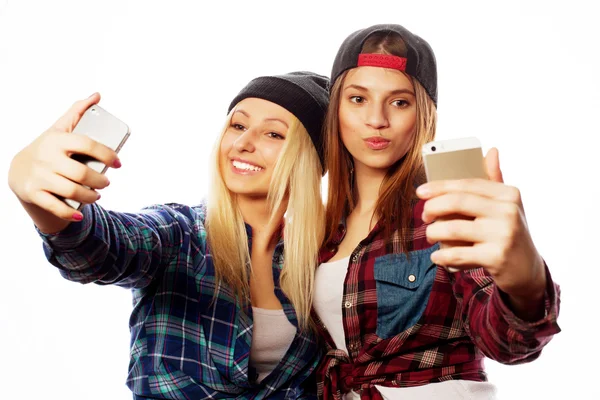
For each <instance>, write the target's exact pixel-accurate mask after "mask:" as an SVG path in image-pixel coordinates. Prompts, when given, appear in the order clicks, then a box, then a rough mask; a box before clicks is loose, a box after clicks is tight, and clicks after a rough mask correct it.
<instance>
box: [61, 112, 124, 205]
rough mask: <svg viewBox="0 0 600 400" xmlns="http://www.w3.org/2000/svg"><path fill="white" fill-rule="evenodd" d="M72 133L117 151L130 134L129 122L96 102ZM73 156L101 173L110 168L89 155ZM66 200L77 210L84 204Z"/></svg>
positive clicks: (84, 114)
mask: <svg viewBox="0 0 600 400" xmlns="http://www.w3.org/2000/svg"><path fill="white" fill-rule="evenodd" d="M72 133H73V134H77V135H86V136H89V137H90V138H92V139H93V140H95V141H97V142H99V143H102V144H103V145H105V146H107V147H109V148H111V149H112V150H114V151H115V152H117V153H118V152H119V151H120V150H121V148H122V147H123V145H124V144H125V142H126V141H127V139H128V138H129V135H130V131H129V126H127V124H125V123H124V122H123V121H121V120H120V119H118V118H117V117H115V116H113V115H112V114H110V113H109V112H107V111H106V110H104V109H103V108H102V107H100V106H98V105H96V104H94V105H92V106H91V107H89V108H88V109H87V110H86V111H85V112H84V113H83V115H82V116H81V119H80V120H79V122H78V123H77V126H76V127H75V129H73V132H72ZM72 158H73V159H75V160H77V161H79V162H81V163H83V164H85V165H87V166H88V167H89V168H91V169H93V170H94V171H96V172H99V173H101V174H104V173H105V172H106V170H107V169H108V167H107V166H106V165H105V164H104V163H102V162H100V161H98V160H96V159H94V158H91V157H89V156H85V155H82V154H74V155H73V156H72ZM64 201H65V202H66V203H67V204H68V205H69V206H71V207H73V208H74V209H76V210H79V209H81V207H82V204H81V203H79V202H78V201H75V200H72V199H64Z"/></svg>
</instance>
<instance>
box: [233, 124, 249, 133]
mask: <svg viewBox="0 0 600 400" xmlns="http://www.w3.org/2000/svg"><path fill="white" fill-rule="evenodd" d="M231 127H232V128H233V129H235V130H237V131H245V130H246V127H245V126H244V125H242V124H234V123H232V124H231Z"/></svg>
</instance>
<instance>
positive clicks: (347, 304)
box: [344, 301, 352, 308]
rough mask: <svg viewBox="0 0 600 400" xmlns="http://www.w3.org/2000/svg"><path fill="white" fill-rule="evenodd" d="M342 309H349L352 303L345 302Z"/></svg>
mask: <svg viewBox="0 0 600 400" xmlns="http://www.w3.org/2000/svg"><path fill="white" fill-rule="evenodd" d="M344 307H346V308H350V307H352V303H350V302H349V301H347V302H345V303H344Z"/></svg>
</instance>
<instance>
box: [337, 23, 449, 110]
mask: <svg viewBox="0 0 600 400" xmlns="http://www.w3.org/2000/svg"><path fill="white" fill-rule="evenodd" d="M376 32H384V33H385V32H395V33H397V34H398V35H400V37H401V38H402V40H403V41H404V43H405V44H406V48H407V54H406V56H405V57H394V56H386V55H367V54H361V53H360V51H361V49H362V47H363V45H364V43H365V41H366V40H367V38H368V37H369V36H371V35H372V34H374V33H376ZM362 65H369V66H380V67H386V68H394V69H398V70H401V71H404V72H406V73H407V74H409V75H410V76H413V77H414V78H416V79H417V80H418V81H419V83H420V84H421V85H422V86H423V87H424V88H425V91H427V94H429V97H431V100H433V102H434V104H436V106H437V67H436V61H435V55H434V54H433V50H432V49H431V47H430V46H429V44H428V43H427V42H426V41H425V40H423V39H422V38H420V37H419V36H417V35H415V34H413V33H411V32H410V31H408V30H407V29H405V28H404V27H402V26H400V25H394V24H382V25H373V26H371V27H369V28H365V29H361V30H359V31H356V32H354V33H352V34H351V35H350V36H348V37H347V38H346V40H344V42H343V43H342V45H341V47H340V49H339V50H338V53H337V55H336V57H335V61H334V62H333V68H332V69H331V85H332V86H333V84H334V82H335V81H336V79H337V78H339V76H340V75H341V74H342V72H344V71H346V70H348V69H352V68H355V67H358V66H362Z"/></svg>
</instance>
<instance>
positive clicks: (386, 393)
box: [313, 256, 496, 400]
mask: <svg viewBox="0 0 600 400" xmlns="http://www.w3.org/2000/svg"><path fill="white" fill-rule="evenodd" d="M349 261H350V257H349V256H348V257H346V258H342V259H340V260H337V261H333V262H329V263H323V264H321V265H320V266H319V268H317V273H316V276H315V299H314V304H313V307H314V308H315V311H316V312H317V315H318V316H319V319H321V321H322V322H323V324H324V325H325V327H326V328H327V331H329V334H330V335H331V338H332V339H333V342H334V343H335V346H336V347H337V348H338V349H340V350H344V351H345V352H346V354H348V348H347V347H346V335H345V334H344V324H343V321H342V298H343V296H344V281H345V279H346V273H347V272H348V263H349ZM375 386H376V387H377V389H378V390H379V392H380V393H381V395H382V397H383V398H384V400H425V399H427V400H430V399H440V400H442V399H443V400H463V399H470V400H494V399H496V387H495V386H494V385H492V384H491V383H488V382H476V381H466V380H450V381H445V382H440V383H430V384H427V385H423V386H416V387H409V388H392V387H384V386H379V385H375ZM344 400H360V395H359V394H358V393H356V392H354V391H353V392H350V393H348V394H346V395H344Z"/></svg>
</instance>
